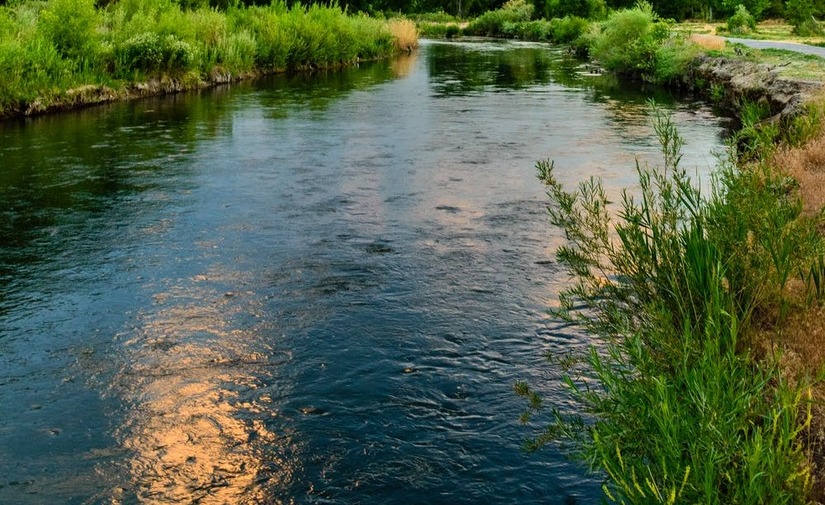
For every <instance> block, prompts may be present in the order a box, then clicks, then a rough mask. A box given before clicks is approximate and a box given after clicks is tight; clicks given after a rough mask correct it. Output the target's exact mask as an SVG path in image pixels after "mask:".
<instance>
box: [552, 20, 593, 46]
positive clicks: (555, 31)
mask: <svg viewBox="0 0 825 505" xmlns="http://www.w3.org/2000/svg"><path fill="white" fill-rule="evenodd" d="M550 26H551V30H552V39H553V41H554V42H558V43H559V44H566V43H570V42H573V41H575V40H576V39H578V38H579V37H581V36H582V35H583V34H584V32H585V31H586V30H587V29H588V27H589V26H590V22H589V21H587V20H586V19H583V18H579V17H576V16H565V17H563V18H556V19H553V20H552V21H551V22H550Z"/></svg>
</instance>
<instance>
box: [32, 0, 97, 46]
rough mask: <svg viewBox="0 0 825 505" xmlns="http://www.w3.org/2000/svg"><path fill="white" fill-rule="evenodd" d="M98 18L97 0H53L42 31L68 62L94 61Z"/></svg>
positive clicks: (42, 18) (42, 20) (40, 25)
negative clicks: (76, 60)
mask: <svg viewBox="0 0 825 505" xmlns="http://www.w3.org/2000/svg"><path fill="white" fill-rule="evenodd" d="M97 25H98V14H97V11H96V10H95V2H94V0H49V2H48V3H47V4H46V6H45V8H44V9H43V11H42V12H41V13H40V20H39V22H38V29H39V30H40V31H41V32H42V33H43V34H44V35H45V37H46V38H47V39H48V40H49V41H51V42H52V43H53V44H54V46H55V47H56V48H57V50H58V51H60V53H61V54H62V55H64V56H66V57H67V58H76V59H79V58H84V59H88V60H92V59H94V51H95V47H96V40H97V33H96V29H97Z"/></svg>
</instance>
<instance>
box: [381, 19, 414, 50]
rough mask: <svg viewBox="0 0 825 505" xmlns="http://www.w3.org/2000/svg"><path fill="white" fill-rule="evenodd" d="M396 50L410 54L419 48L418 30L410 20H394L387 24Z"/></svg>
mask: <svg viewBox="0 0 825 505" xmlns="http://www.w3.org/2000/svg"><path fill="white" fill-rule="evenodd" d="M387 27H388V28H389V30H390V33H391V34H392V38H393V43H394V44H395V48H396V49H398V50H399V51H402V52H407V53H410V52H412V51H413V49H415V48H417V47H418V28H416V27H415V23H414V22H413V21H410V20H409V19H392V20H390V21H389V22H388V23H387Z"/></svg>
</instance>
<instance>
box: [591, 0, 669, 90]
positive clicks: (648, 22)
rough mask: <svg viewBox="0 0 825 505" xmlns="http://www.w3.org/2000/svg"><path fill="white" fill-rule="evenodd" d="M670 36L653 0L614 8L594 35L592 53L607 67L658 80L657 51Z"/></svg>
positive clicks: (614, 70) (618, 71)
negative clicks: (628, 6)
mask: <svg viewBox="0 0 825 505" xmlns="http://www.w3.org/2000/svg"><path fill="white" fill-rule="evenodd" d="M669 36H670V28H669V25H668V24H667V23H666V22H664V21H661V20H659V19H658V17H657V16H656V14H655V13H654V12H653V9H652V8H651V6H650V4H648V3H644V2H640V3H639V4H638V5H637V6H636V7H634V8H633V9H625V10H621V11H617V12H614V13H612V14H611V15H610V17H608V18H607V21H605V22H604V23H603V24H602V25H601V27H600V29H599V30H598V31H597V32H596V33H594V34H592V35H591V38H590V54H591V56H593V58H595V59H596V60H597V61H598V62H599V63H601V65H602V66H604V67H605V68H606V69H607V70H610V71H612V72H616V73H618V74H625V75H629V76H639V77H642V78H647V79H649V80H655V75H656V52H657V50H658V48H659V47H660V46H661V45H662V43H663V42H664V41H665V40H667V39H668V37H669Z"/></svg>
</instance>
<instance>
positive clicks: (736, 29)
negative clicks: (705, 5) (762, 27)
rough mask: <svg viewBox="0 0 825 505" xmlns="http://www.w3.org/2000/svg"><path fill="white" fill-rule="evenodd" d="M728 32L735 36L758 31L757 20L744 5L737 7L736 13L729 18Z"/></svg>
mask: <svg viewBox="0 0 825 505" xmlns="http://www.w3.org/2000/svg"><path fill="white" fill-rule="evenodd" d="M728 31H729V32H730V33H734V34H740V33H748V32H751V31H756V19H754V17H753V16H751V13H750V12H748V9H747V8H746V7H745V6H744V5H742V4H739V5H737V6H736V12H734V13H733V16H731V17H729V18H728Z"/></svg>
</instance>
